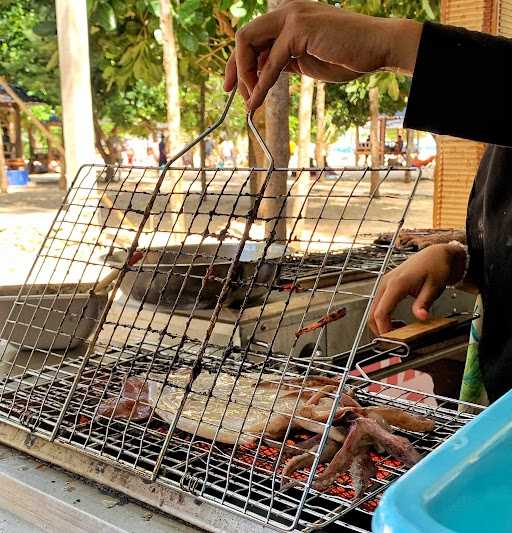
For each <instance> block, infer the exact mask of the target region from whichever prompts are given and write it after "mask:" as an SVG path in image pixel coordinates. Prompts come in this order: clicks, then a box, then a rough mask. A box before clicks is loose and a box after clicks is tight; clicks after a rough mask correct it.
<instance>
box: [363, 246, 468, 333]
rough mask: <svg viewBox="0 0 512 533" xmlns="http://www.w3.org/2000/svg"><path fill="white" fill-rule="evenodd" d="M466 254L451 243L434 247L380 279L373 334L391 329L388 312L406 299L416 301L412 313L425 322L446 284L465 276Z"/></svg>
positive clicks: (374, 311) (373, 309) (372, 309)
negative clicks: (412, 298)
mask: <svg viewBox="0 0 512 533" xmlns="http://www.w3.org/2000/svg"><path fill="white" fill-rule="evenodd" d="M465 262H466V252H465V251H464V249H463V248H461V247H460V246H456V245H453V244H435V245H432V246H429V247H428V248H425V249H424V250H421V251H420V252H418V253H416V254H414V255H413V256H412V257H410V258H409V259H408V260H407V261H405V262H404V263H402V264H401V265H399V266H398V267H396V268H395V269H393V270H392V271H391V272H389V273H388V274H386V275H385V276H384V277H383V278H382V282H381V284H380V286H379V289H378V290H377V294H376V295H375V299H374V301H373V304H372V308H371V311H370V319H369V322H368V325H369V326H370V329H371V330H372V331H373V332H374V333H375V334H376V335H382V334H383V333H387V332H388V331H390V330H391V329H392V325H391V313H392V312H393V311H394V309H395V307H396V306H397V305H398V304H399V303H400V302H401V301H402V300H403V299H404V298H405V297H407V296H413V297H414V298H415V300H414V303H413V305H412V312H413V314H414V315H415V316H416V318H418V319H419V320H426V319H427V318H428V316H429V309H430V306H431V305H432V304H433V303H434V301H435V300H436V299H437V298H438V297H439V296H440V295H441V293H442V292H443V290H444V289H445V288H446V286H447V285H450V284H454V283H457V282H458V281H460V280H461V278H462V276H463V275H464V267H465Z"/></svg>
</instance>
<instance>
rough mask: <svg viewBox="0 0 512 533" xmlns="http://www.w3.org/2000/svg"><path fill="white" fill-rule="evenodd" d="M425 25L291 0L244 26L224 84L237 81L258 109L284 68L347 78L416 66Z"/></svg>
mask: <svg viewBox="0 0 512 533" xmlns="http://www.w3.org/2000/svg"><path fill="white" fill-rule="evenodd" d="M421 29H422V25H421V24H419V23H417V22H414V21H412V20H404V19H392V18H389V19H386V18H378V17H369V16H366V15H360V14H358V13H351V12H349V11H345V10H342V9H339V8H336V7H333V6H329V5H326V4H322V3H319V2H311V1H303V0H288V1H285V2H283V4H282V6H281V7H279V8H278V9H275V10H273V11H271V12H270V13H267V14H265V15H262V16H260V17H258V18H256V19H255V20H253V21H252V22H250V23H249V24H247V25H246V26H244V27H243V28H242V29H241V30H239V31H238V32H237V34H236V46H235V50H234V52H233V53H232V55H231V57H230V58H229V61H228V63H227V65H226V75H225V82H224V88H225V90H226V91H230V90H232V89H233V87H234V86H235V84H236V83H237V81H238V85H239V88H240V92H241V93H242V96H243V97H244V98H245V100H246V102H247V107H248V108H249V110H254V109H256V108H258V107H259V106H260V105H261V104H262V103H263V100H264V99H265V96H266V94H267V92H268V91H269V89H270V88H271V87H272V86H273V85H274V83H275V82H276V81H277V78H278V77H279V74H280V73H281V71H283V70H287V71H289V72H296V73H300V74H305V75H307V76H310V77H312V78H316V79H320V80H324V81H330V82H347V81H350V80H353V79H355V78H357V77H359V76H360V75H361V74H366V73H368V72H373V71H375V70H379V69H383V68H389V69H399V70H402V71H404V72H409V73H411V72H412V71H413V70H414V64H415V62H416V55H417V50H418V45H419V40H420V36H421Z"/></svg>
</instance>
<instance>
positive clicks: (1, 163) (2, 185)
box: [0, 142, 9, 192]
mask: <svg viewBox="0 0 512 533" xmlns="http://www.w3.org/2000/svg"><path fill="white" fill-rule="evenodd" d="M8 186H9V182H8V181H7V165H6V164H5V154H4V143H3V142H0V192H7V188H8Z"/></svg>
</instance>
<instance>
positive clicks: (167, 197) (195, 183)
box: [0, 92, 470, 531]
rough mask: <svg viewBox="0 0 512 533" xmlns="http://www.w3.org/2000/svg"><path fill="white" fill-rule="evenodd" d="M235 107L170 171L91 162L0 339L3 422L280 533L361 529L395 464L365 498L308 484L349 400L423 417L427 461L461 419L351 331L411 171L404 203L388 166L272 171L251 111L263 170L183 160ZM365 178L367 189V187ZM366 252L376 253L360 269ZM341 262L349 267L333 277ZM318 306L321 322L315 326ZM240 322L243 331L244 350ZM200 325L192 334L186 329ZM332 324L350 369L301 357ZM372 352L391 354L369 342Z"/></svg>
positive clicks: (344, 485)
mask: <svg viewBox="0 0 512 533" xmlns="http://www.w3.org/2000/svg"><path fill="white" fill-rule="evenodd" d="M233 97H234V92H233V93H232V94H231V96H230V98H229V101H228V103H227V105H226V108H225V110H224V112H223V113H222V116H221V118H220V119H219V121H218V122H217V123H216V124H214V125H213V126H212V127H211V128H209V129H208V130H207V131H205V132H204V133H203V134H202V135H201V136H200V137H198V138H197V139H196V140H195V141H194V142H193V143H191V144H190V145H188V146H187V147H185V148H184V149H183V150H182V152H181V153H180V154H178V155H177V156H176V157H175V158H174V160H173V161H171V162H170V163H169V164H168V165H167V166H166V167H165V168H164V169H155V168H137V167H126V168H124V167H105V166H99V165H86V166H84V167H82V169H81V170H80V172H79V174H78V176H77V177H76V179H75V180H74V182H73V184H72V186H71V187H70V189H69V191H68V193H67V195H66V198H65V200H64V202H63V205H62V206H61V208H60V209H59V211H58V213H57V215H56V218H55V220H54V222H53V224H52V227H51V229H50V231H49V233H48V235H47V237H46V239H45V240H44V242H43V244H42V246H41V249H40V251H39V253H38V255H37V258H36V260H35V262H34V264H33V267H32V269H31V271H30V274H29V275H28V278H27V280H26V283H25V284H24V285H23V287H22V288H21V289H20V292H19V294H18V296H17V297H16V299H15V300H14V302H13V306H12V309H11V311H10V314H9V318H8V319H7V321H6V324H5V326H4V328H3V332H2V334H1V337H2V338H4V339H6V340H7V341H8V342H9V343H10V344H11V345H13V346H14V347H15V348H16V349H15V351H14V352H15V353H13V352H12V350H4V353H3V354H2V357H1V359H0V366H1V369H0V370H1V371H2V373H3V375H4V378H3V379H2V381H1V382H0V414H1V417H2V420H3V421H5V422H6V423H9V424H12V425H16V426H19V427H22V428H24V429H26V430H28V431H30V432H32V433H34V434H37V435H39V436H41V437H43V438H45V439H48V440H50V441H51V440H58V441H59V442H65V443H68V444H70V445H72V446H74V447H77V448H79V449H80V450H82V451H83V452H84V453H88V454H92V455H94V456H100V457H101V458H102V459H103V460H105V461H109V462H113V463H115V464H116V465H119V466H121V467H123V468H126V469H129V470H131V471H135V472H137V473H138V474H140V475H142V476H146V477H148V478H149V479H151V480H153V481H156V482H159V483H163V484H167V485H170V486H172V487H174V488H177V489H180V490H185V491H188V492H193V493H195V494H197V495H198V496H199V497H202V498H205V499H208V500H209V501H212V502H214V503H215V504H218V505H221V506H223V507H224V508H228V509H230V510H232V511H233V512H237V513H241V514H244V515H247V516H250V517H252V518H254V519H256V520H260V521H263V522H265V523H267V524H268V525H270V526H272V527H274V528H277V529H295V528H296V529H303V530H307V529H311V528H318V527H327V526H328V525H329V524H331V523H332V524H335V525H336V527H339V526H340V525H341V526H343V525H345V526H346V525H347V522H346V520H347V519H348V518H347V517H351V518H350V520H349V522H350V524H351V528H352V529H354V530H356V531H357V530H359V531H367V530H368V528H369V520H370V518H371V512H372V509H373V508H374V507H375V505H376V502H377V500H378V495H379V494H380V492H382V490H383V489H384V488H385V486H386V485H387V484H388V483H389V482H391V481H392V480H393V479H395V478H396V477H397V476H399V475H400V474H401V473H402V472H403V471H404V468H405V467H404V466H403V464H401V463H400V462H397V461H395V460H394V459H392V458H390V457H389V456H388V455H387V454H386V453H383V454H380V455H379V454H377V453H375V454H373V455H372V461H373V462H374V463H375V464H376V465H377V470H376V474H375V476H373V477H372V479H371V482H370V483H369V485H368V488H366V489H365V490H364V491H363V493H362V494H358V496H357V497H355V496H354V491H353V489H352V488H351V485H350V477H349V476H348V475H347V474H345V473H340V475H339V476H337V477H336V479H335V480H334V481H333V483H332V484H331V486H330V487H328V489H327V490H316V489H315V488H314V480H315V474H316V473H319V472H322V470H324V469H325V468H326V465H325V464H322V463H323V462H322V461H321V457H322V453H323V450H324V449H325V447H326V446H327V445H328V444H329V442H328V440H329V438H330V437H329V435H330V431H331V430H332V428H334V427H335V425H336V424H335V423H336V420H337V417H338V415H339V411H338V409H339V408H340V406H341V405H342V402H343V395H342V392H343V391H345V390H347V389H346V387H347V386H348V385H351V386H352V387H354V390H355V393H354V398H355V399H356V400H357V401H358V402H359V403H361V405H363V406H366V405H388V406H395V407H400V408H401V409H403V410H404V411H407V412H410V413H417V414H422V415H425V416H428V417H429V418H430V419H431V420H433V421H434V422H435V429H434V430H433V431H431V432H429V433H427V434H420V433H418V432H413V431H406V430H403V431H401V434H404V435H407V436H408V438H409V440H410V441H411V442H413V443H414V446H415V447H416V449H417V450H418V451H419V452H420V453H422V452H428V451H429V450H431V449H432V448H434V447H435V446H437V445H438V444H440V443H441V442H443V441H444V440H445V439H446V438H447V437H448V436H449V435H451V434H452V433H453V432H454V431H455V430H456V429H457V428H458V427H460V426H461V425H463V424H464V423H466V422H467V421H468V420H469V419H470V416H469V415H464V414H460V413H457V412H456V411H452V410H450V409H449V408H448V403H447V399H443V398H435V397H433V396H429V395H426V394H421V395H419V396H418V395H416V396H415V395H411V394H412V393H411V391H408V390H405V389H400V388H398V387H391V386H384V385H382V384H378V383H374V382H371V381H370V380H368V379H363V378H361V377H357V376H356V375H355V374H354V372H352V371H353V370H354V365H353V362H354V360H355V358H356V354H357V353H358V351H360V350H362V349H364V350H368V346H363V343H362V338H363V332H364V328H365V324H366V319H367V316H368V313H369V306H370V304H371V301H372V298H373V297H374V295H375V292H376V289H377V286H378V283H379V281H380V279H381V277H382V275H383V274H384V273H385V271H386V269H387V267H388V264H389V262H390V260H391V259H392V257H393V245H394V239H392V241H391V243H390V244H389V245H385V246H384V245H377V244H374V243H373V242H372V239H371V238H369V237H368V235H369V234H371V233H372V232H373V233H374V232H376V231H378V232H380V233H382V232H384V231H387V232H391V233H392V234H393V235H394V236H395V237H396V235H397V234H398V232H399V230H400V228H401V227H402V224H403V220H404V217H405V214H406V212H407V210H408V208H409V206H410V203H411V201H412V198H413V195H414V192H415V191H416V189H417V187H418V183H419V180H420V176H419V173H418V174H417V175H416V176H415V179H414V180H413V181H412V182H411V183H410V185H409V189H408V190H407V193H406V194H403V193H401V194H399V193H397V192H395V190H394V189H395V187H394V185H393V184H394V181H393V180H394V177H395V176H397V175H401V172H402V171H399V170H396V169H385V170H380V169H363V170H361V169H347V168H344V169H328V170H329V172H328V173H327V169H295V172H294V173H293V174H292V170H293V169H284V168H275V167H274V163H273V160H272V156H271V154H270V153H269V152H268V150H267V148H266V146H265V144H264V142H263V140H262V139H261V137H260V136H259V133H258V132H257V130H256V129H255V128H254V125H253V123H252V117H251V116H249V117H248V123H249V126H250V127H251V129H252V130H253V132H254V134H255V135H256V138H257V139H258V140H259V142H260V143H261V145H262V148H263V149H264V151H265V153H266V155H267V158H268V161H269V164H268V167H267V168H231V169H227V168H195V167H186V166H180V165H178V164H176V161H178V159H179V157H181V155H183V154H184V153H186V152H187V151H189V150H190V149H191V148H192V147H193V146H194V145H195V144H197V143H198V142H199V141H200V140H201V139H202V138H204V137H205V136H206V135H208V134H209V133H211V132H212V131H213V130H214V129H215V128H217V127H219V126H220V125H221V124H222V122H223V121H224V118H225V116H226V114H227V112H228V109H229V106H230V104H231V101H232V99H233ZM313 170H314V172H312V171H313ZM372 172H373V173H378V175H379V193H378V194H377V193H376V192H374V193H371V192H370V191H369V183H368V179H367V178H368V177H369V175H370V174H371V173H372ZM399 173H400V174H399ZM382 206H385V209H383V207H382ZM382 213H386V214H385V216H383V215H382ZM361 250H366V253H368V252H369V251H370V252H369V253H370V256H371V260H370V261H364V260H362V259H361ZM336 254H343V259H342V261H338V262H336V264H335V265H334V264H333V261H332V258H333V256H334V255H336ZM312 257H314V266H315V268H314V269H313V270H312V269H311V266H312ZM290 265H292V267H291V268H290ZM285 266H287V268H284V267H285ZM282 272H286V275H282ZM354 272H355V273H359V274H364V275H365V276H368V275H370V276H372V277H371V281H370V283H369V284H367V285H366V287H369V290H367V291H366V292H364V293H354V290H353V289H352V290H347V289H346V287H345V284H344V283H345V281H346V279H347V278H348V277H349V276H350V274H351V273H354ZM326 275H327V276H328V277H329V283H328V284H326V283H325V282H322V279H323V277H325V276H326ZM305 277H307V278H308V283H303V282H302V281H303V279H304V278H305ZM283 280H284V281H283ZM346 297H350V298H353V297H357V298H359V299H360V300H361V302H362V309H361V315H360V316H357V317H356V318H355V319H354V318H353V317H351V316H350V315H348V316H345V315H346V309H345V308H344V307H342V306H341V304H340V302H341V301H343V298H346ZM297 298H300V302H301V306H302V318H301V321H300V324H299V326H298V328H297V332H296V335H295V340H294V341H293V342H291V343H290V346H289V349H288V350H287V351H286V353H282V352H281V353H278V352H276V351H275V349H274V346H273V345H274V341H275V338H276V335H277V332H278V331H279V328H280V327H282V326H283V325H284V324H286V320H287V313H288V312H289V309H290V308H291V307H293V306H294V304H295V302H296V301H297ZM270 306H273V309H274V310H275V309H276V308H277V309H278V320H277V326H276V329H275V335H274V337H273V338H272V339H271V340H270V341H268V340H267V342H264V343H263V342H261V341H259V340H258V331H259V330H260V328H261V326H262V324H263V320H264V317H265V313H266V311H267V310H268V309H269V307H270ZM313 307H315V309H318V308H319V307H320V308H321V309H322V315H321V316H320V317H318V316H317V315H314V314H313V312H312V310H313ZM205 309H206V310H208V313H207V319H206V320H205V318H204V317H205V313H204V311H205ZM248 312H250V313H251V314H252V315H251V316H253V318H254V328H253V331H252V334H251V335H249V340H248V341H247V342H245V343H244V344H243V345H241V344H237V337H236V331H237V328H238V327H239V325H240V323H241V321H243V320H244V317H245V316H246V314H247V313H248ZM226 313H229V315H230V317H231V320H230V328H229V334H228V336H227V340H225V342H223V343H222V344H219V343H218V342H217V341H216V340H215V338H216V337H215V330H216V328H217V327H218V325H219V324H220V323H223V322H224V317H225V315H226ZM198 316H201V319H202V320H203V323H204V328H203V329H202V331H201V334H199V335H198V334H197V330H196V329H193V328H192V327H191V325H192V323H193V322H194V321H195V320H196V319H197V317H198ZM338 320H341V321H345V323H346V327H344V328H343V332H344V334H345V335H347V336H349V341H350V342H349V344H350V345H351V346H352V348H351V349H350V350H349V351H348V352H347V353H346V354H344V357H343V358H342V359H343V361H346V364H345V366H344V367H337V366H335V365H333V364H332V363H330V362H326V358H325V357H324V358H321V359H318V360H316V359H315V357H314V355H313V356H311V357H309V358H307V359H303V358H301V357H300V353H299V351H298V345H299V339H301V337H302V336H304V335H308V336H309V337H310V338H311V340H312V342H313V344H315V346H318V345H319V343H320V341H321V338H322V336H323V335H325V334H326V331H327V330H328V329H329V328H333V327H337V324H336V323H337V321H338ZM336 331H338V330H336ZM371 347H372V349H373V350H374V351H379V350H381V351H382V350H383V348H382V347H381V345H380V344H379V341H378V340H377V341H375V342H374V343H372V345H371ZM401 348H402V347H401V346H400V345H398V344H397V345H392V346H391V348H389V345H388V347H387V348H386V350H390V351H391V353H393V352H394V351H395V350H396V351H397V353H398V352H399V351H400V350H401ZM312 353H313V354H315V353H316V352H315V350H313V352H312ZM0 354H1V352H0ZM332 355H334V354H332ZM244 380H245V381H244ZM322 380H323V382H322ZM134 383H135V384H136V386H134ZM241 383H245V385H244V386H245V387H246V388H245V389H244V390H243V391H242V392H243V393H239V391H238V389H237V387H238V386H239V385H240V384H241ZM318 383H323V385H322V386H320V385H318ZM326 383H329V384H330V385H329V387H330V388H328V390H327V389H326V388H325V386H324V385H325V384H326ZM333 384H334V385H333ZM240 386H241V385H240ZM130 387H134V388H133V389H132V390H131V391H130V390H128V389H129V388H130ZM262 391H263V392H262ZM265 391H266V392H265ZM319 394H320V396H318V395H319ZM315 395H316V397H317V399H318V400H319V401H320V402H322V401H327V405H328V408H327V411H326V412H324V413H323V415H322V418H321V419H315V422H314V423H313V419H308V418H307V417H305V416H304V415H301V411H300V408H301V406H302V403H303V399H304V398H312V397H315ZM285 397H286V398H288V400H287V401H286V402H285V404H283V402H282V400H283V398H285ZM290 398H291V400H290ZM301 402H302V403H301ZM451 405H453V404H451ZM123 409H124V411H123ZM212 410H214V411H215V412H214V413H213V411H212ZM191 413H192V414H191ZM283 419H284V420H285V423H284V425H283V423H282V422H283ZM300 419H302V422H305V423H302V424H298V425H299V426H300V430H299V431H297V424H295V422H296V421H297V420H300ZM278 420H280V421H281V426H280V427H281V430H280V433H279V435H277V434H275V433H273V428H274V427H275V424H276V421H278ZM249 421H251V424H249ZM308 424H309V426H308ZM312 425H313V426H315V428H314V429H315V430H314V431H313V434H315V433H317V434H318V435H319V437H318V442H317V446H316V448H315V449H314V450H313V451H312V452H311V454H310V455H311V460H310V461H309V462H308V465H307V466H306V467H304V468H300V469H298V470H297V471H296V472H295V473H294V474H293V477H292V479H293V484H294V486H293V487H291V488H289V489H287V490H281V488H280V486H279V483H280V482H281V478H282V477H283V466H284V465H285V464H286V461H287V460H288V459H287V458H288V454H289V452H290V451H291V450H293V448H294V447H297V446H300V443H301V442H302V441H304V439H307V438H311V434H312V432H311V431H308V429H307V427H309V429H311V426H312Z"/></svg>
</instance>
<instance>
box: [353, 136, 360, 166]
mask: <svg viewBox="0 0 512 533" xmlns="http://www.w3.org/2000/svg"><path fill="white" fill-rule="evenodd" d="M358 150H359V126H356V149H355V151H354V156H355V162H356V164H355V166H356V167H357V165H359V153H358Z"/></svg>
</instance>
